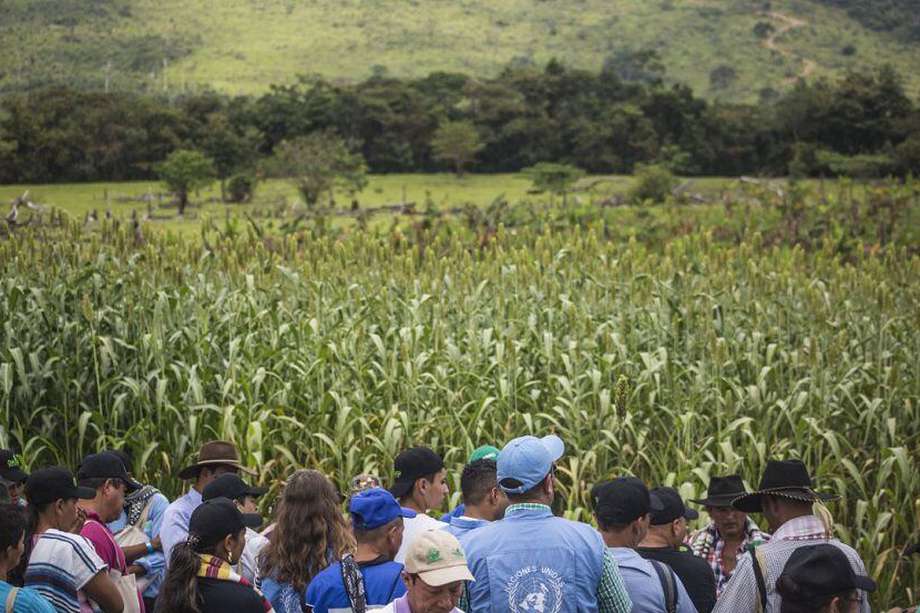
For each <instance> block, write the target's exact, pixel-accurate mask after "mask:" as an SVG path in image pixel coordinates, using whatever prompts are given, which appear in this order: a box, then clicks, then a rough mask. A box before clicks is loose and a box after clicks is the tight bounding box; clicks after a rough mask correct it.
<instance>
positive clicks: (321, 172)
mask: <svg viewBox="0 0 920 613" xmlns="http://www.w3.org/2000/svg"><path fill="white" fill-rule="evenodd" d="M270 167H271V168H272V169H273V171H274V172H275V173H277V174H278V175H280V176H283V177H287V178H288V179H289V180H290V181H291V183H293V184H294V186H295V187H296V188H297V191H298V192H300V195H301V196H302V197H303V199H304V202H305V203H306V204H307V205H308V206H311V207H312V206H315V205H316V204H317V203H318V202H319V200H320V198H321V197H322V196H323V195H329V196H330V197H331V196H332V193H333V190H335V189H336V188H340V189H344V190H345V191H347V192H348V193H349V194H351V195H354V194H356V193H358V192H360V191H361V190H363V189H364V188H365V187H366V186H367V165H366V164H365V163H364V158H363V157H362V156H361V154H360V153H352V152H351V151H350V150H349V148H348V145H347V144H346V143H345V141H344V140H343V139H342V138H341V137H340V136H338V135H337V134H335V133H333V132H313V133H311V134H309V135H307V136H302V137H299V138H295V139H293V140H288V141H284V142H282V143H281V144H280V145H278V147H276V149H275V157H274V159H273V160H272V163H271V164H270Z"/></svg>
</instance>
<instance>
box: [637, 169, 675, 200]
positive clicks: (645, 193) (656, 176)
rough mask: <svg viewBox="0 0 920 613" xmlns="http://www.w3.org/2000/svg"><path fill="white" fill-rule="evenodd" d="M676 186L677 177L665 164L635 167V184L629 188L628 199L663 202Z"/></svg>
mask: <svg viewBox="0 0 920 613" xmlns="http://www.w3.org/2000/svg"><path fill="white" fill-rule="evenodd" d="M675 187H677V178H676V177H675V176H674V173H672V172H671V171H670V170H669V169H668V168H667V166H663V165H661V164H651V165H648V166H639V167H638V168H637V169H636V174H635V184H634V185H633V186H632V188H630V190H629V200H631V201H632V202H635V203H637V204H638V203H642V202H645V201H648V200H650V201H652V202H664V201H665V200H667V199H668V197H669V196H670V195H671V192H672V191H673V190H674V188H675Z"/></svg>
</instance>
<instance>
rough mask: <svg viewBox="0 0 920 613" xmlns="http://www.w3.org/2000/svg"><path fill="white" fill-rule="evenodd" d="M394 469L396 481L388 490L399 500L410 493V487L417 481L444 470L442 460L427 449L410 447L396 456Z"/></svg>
mask: <svg viewBox="0 0 920 613" xmlns="http://www.w3.org/2000/svg"><path fill="white" fill-rule="evenodd" d="M394 467H395V468H396V481H395V482H394V483H393V486H392V487H391V488H390V493H391V494H393V496H395V497H396V498H397V499H399V498H402V497H403V496H405V495H406V494H408V493H409V492H411V491H412V486H413V485H415V482H416V481H417V480H419V479H420V478H422V477H427V476H428V475H432V474H434V473H436V472H439V471H440V470H441V469H442V468H444V460H442V459H441V456H439V455H438V454H436V453H435V452H434V451H432V450H431V449H428V447H412V448H411V449H406V450H405V451H403V452H402V453H400V454H399V455H398V456H396V462H394Z"/></svg>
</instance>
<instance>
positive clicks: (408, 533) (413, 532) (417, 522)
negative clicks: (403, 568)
mask: <svg viewBox="0 0 920 613" xmlns="http://www.w3.org/2000/svg"><path fill="white" fill-rule="evenodd" d="M403 526H404V530H403V540H402V545H400V546H399V551H398V552H397V553H396V558H395V560H396V561H397V562H399V563H400V564H405V562H406V553H407V552H408V551H409V546H410V545H412V541H414V540H415V538H416V537H417V536H418V535H419V534H421V533H422V532H427V531H428V530H443V529H444V528H446V527H447V524H445V523H444V522H442V521H438V520H437V519H435V518H433V517H431V516H430V515H428V514H426V513H419V514H418V515H416V516H415V517H413V518H411V519H404V520H403Z"/></svg>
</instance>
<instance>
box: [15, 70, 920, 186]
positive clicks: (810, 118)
mask: <svg viewBox="0 0 920 613" xmlns="http://www.w3.org/2000/svg"><path fill="white" fill-rule="evenodd" d="M316 134H332V135H334V136H335V138H336V139H337V142H338V141H341V142H342V143H344V144H345V146H346V147H347V149H348V151H350V152H351V153H352V154H354V155H356V156H357V155H358V154H360V157H362V158H363V163H364V164H366V167H367V169H368V170H369V171H370V172H374V173H390V172H434V171H443V170H451V171H456V172H458V173H461V172H463V171H466V170H469V171H473V172H516V171H519V170H521V169H524V168H528V167H532V166H534V165H535V164H538V163H541V162H555V163H560V164H569V165H573V166H576V167H578V168H580V169H582V170H583V171H585V172H589V173H631V172H633V171H634V170H635V169H636V167H637V166H639V165H646V164H659V165H662V166H666V167H668V168H669V169H671V170H672V171H673V172H675V173H679V174H683V175H741V174H757V175H786V174H793V175H801V176H806V175H809V176H834V175H850V176H861V177H875V176H887V175H906V174H908V173H914V174H917V173H920V104H918V103H917V101H914V100H912V99H911V98H910V97H909V96H908V95H907V93H906V92H905V88H904V85H903V82H902V79H901V78H900V76H899V75H898V74H897V73H896V72H895V71H894V70H893V69H892V68H890V67H883V68H880V69H878V70H875V71H863V72H851V73H848V74H846V75H845V76H843V77H841V78H840V79H838V80H836V81H828V80H817V81H814V82H810V83H806V82H804V81H803V82H799V83H798V84H797V85H796V86H795V87H793V88H792V89H791V90H790V91H789V92H787V93H785V94H783V95H781V96H779V97H776V98H773V97H771V99H769V100H763V101H762V102H761V103H759V104H756V105H743V104H720V103H710V102H707V101H705V100H703V99H702V98H700V97H697V96H696V95H694V93H693V91H692V90H691V89H690V88H689V87H687V86H684V85H669V84H665V83H664V82H663V81H662V80H661V79H658V78H651V79H647V78H646V79H642V80H628V79H624V78H623V76H622V75H621V74H620V72H618V71H617V70H616V67H615V66H606V67H605V68H604V69H603V70H601V71H600V72H596V73H593V72H589V71H585V70H576V69H572V68H569V67H566V66H564V65H562V64H560V63H559V62H556V61H551V62H550V63H548V64H547V65H546V66H545V67H543V68H541V69H535V68H532V67H513V68H511V67H509V68H508V69H506V70H505V71H503V72H502V73H501V74H500V75H498V76H497V77H495V78H490V79H477V78H473V77H470V76H467V75H463V74H453V73H444V72H436V73H432V74H430V75H429V76H427V77H425V78H421V79H413V80H409V79H395V78H388V77H386V76H383V75H378V76H375V77H372V78H370V79H367V80H365V81H363V82H358V83H338V82H334V81H331V80H328V79H323V78H320V77H301V78H300V79H299V80H298V81H297V83H295V84H293V85H287V86H275V87H272V88H271V90H270V91H269V92H267V93H265V94H263V95H261V96H241V97H228V96H225V95H222V94H219V93H216V92H207V93H199V94H194V95H187V96H182V97H178V98H174V99H165V98H159V97H154V96H149V95H139V94H132V93H124V92H113V93H104V92H99V91H81V90H77V89H71V88H67V87H54V88H48V89H43V90H38V91H31V92H24V93H20V94H14V95H9V96H7V97H5V98H2V99H0V183H50V182H79V181H123V180H140V179H151V178H154V177H155V176H156V174H157V173H156V169H157V168H158V166H159V165H160V164H161V163H162V162H163V160H165V159H166V158H167V157H168V156H169V155H170V154H171V153H173V152H175V151H179V150H194V151H198V152H200V153H202V154H203V155H204V156H205V157H207V158H209V159H210V160H211V162H212V163H213V166H214V171H215V173H216V175H217V177H218V178H220V179H222V180H227V179H230V178H231V177H234V176H236V177H239V176H252V177H256V176H259V175H265V174H271V173H272V172H283V168H281V169H279V164H265V161H266V160H269V159H277V158H278V155H277V154H278V153H279V151H281V152H283V151H288V152H290V144H291V143H294V142H296V141H298V139H303V138H305V137H308V136H310V135H316ZM285 143H287V144H285ZM280 166H283V164H281V165H280Z"/></svg>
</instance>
